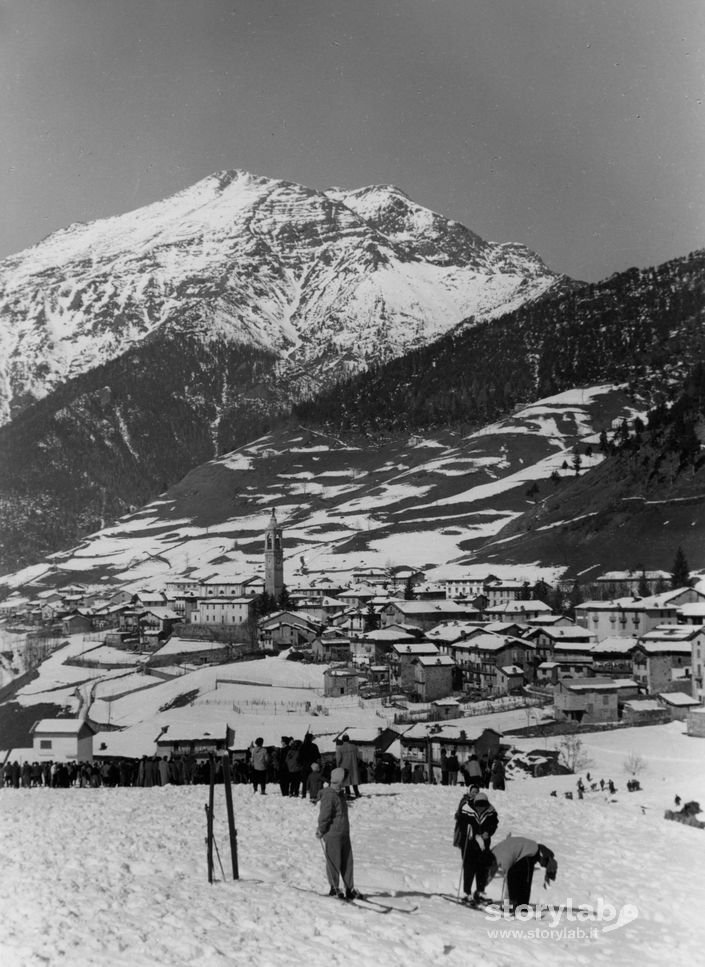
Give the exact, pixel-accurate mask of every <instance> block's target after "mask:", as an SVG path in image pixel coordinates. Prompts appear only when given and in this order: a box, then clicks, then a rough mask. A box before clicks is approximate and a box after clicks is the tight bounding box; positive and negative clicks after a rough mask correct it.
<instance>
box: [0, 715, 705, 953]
mask: <svg viewBox="0 0 705 967" xmlns="http://www.w3.org/2000/svg"><path fill="white" fill-rule="evenodd" d="M537 744H538V743H537V742H536V741H534V742H533V747H536V745H537ZM588 751H589V753H590V755H591V756H592V757H593V766H592V770H591V771H592V773H593V774H594V775H595V776H605V777H607V776H608V775H609V776H610V777H612V778H614V780H615V782H616V783H617V786H618V792H617V795H616V796H615V797H612V799H610V797H606V796H604V795H589V796H588V797H587V798H586V799H585V800H583V801H579V800H577V799H574V800H568V799H566V798H565V797H563V796H562V795H561V794H560V789H563V788H574V785H575V777H572V776H571V777H566V778H564V779H560V780H556V779H543V780H530V779H527V780H525V781H516V782H512V783H510V784H509V787H508V789H507V791H506V792H491V794H490V797H491V799H492V801H493V802H494V804H495V805H496V807H497V810H498V812H499V816H500V826H499V830H498V832H497V836H496V837H495V841H497V840H499V839H501V838H503V837H504V836H506V835H507V834H508V833H510V832H511V833H513V834H515V835H518V834H526V835H530V836H532V837H533V838H536V839H538V840H540V841H543V842H545V843H546V844H547V845H548V846H550V847H552V848H553V849H554V850H555V852H556V855H557V858H558V863H559V871H558V879H557V881H556V883H554V884H553V885H552V886H551V887H550V888H549V890H547V891H544V890H543V889H542V888H541V882H542V879H541V877H540V876H539V875H538V874H537V875H536V876H535V878H534V890H533V895H532V900H533V901H534V902H536V901H543V902H545V903H547V904H554V905H555V906H556V909H550V908H549V909H548V910H546V911H544V913H543V916H542V919H540V920H535V919H531V920H527V921H526V922H520V921H517V920H507V921H504V920H499V921H492V920H490V919H488V916H489V915H488V914H487V913H486V912H479V911H473V910H469V909H466V908H464V907H461V906H458V905H456V904H454V903H451V902H449V901H447V900H445V899H443V898H442V896H441V894H450V895H455V894H456V893H457V890H458V885H459V879H458V878H459V866H460V864H459V854H458V851H457V850H455V849H454V848H453V846H452V845H451V841H452V834H453V812H454V810H455V807H456V805H457V801H458V799H459V794H460V790H459V789H457V788H456V789H451V788H447V787H438V786H435V787H432V786H403V785H393V786H384V785H371V786H366V787H364V791H365V792H366V793H367V795H366V796H365V797H364V798H363V799H361V800H359V801H358V802H355V803H354V804H353V805H352V806H351V825H352V838H353V847H354V852H355V871H356V876H355V878H356V885H357V887H358V888H359V889H361V890H364V891H368V892H369V893H371V894H376V899H377V901H378V902H380V903H386V904H388V905H390V906H397V907H403V908H405V909H407V908H409V907H412V906H415V907H416V908H417V909H416V910H415V911H414V912H412V913H402V912H397V911H392V912H388V913H384V912H373V911H370V910H366V909H360V908H359V907H356V906H350V905H347V904H344V903H341V902H340V901H337V900H332V899H329V898H328V897H324V896H319V895H317V894H318V893H319V892H321V891H326V890H327V883H326V879H325V873H324V864H323V857H322V853H321V847H320V844H319V842H318V841H317V840H316V838H315V826H316V814H317V808H316V807H314V806H312V805H311V804H310V803H309V802H308V801H302V800H300V799H297V800H292V799H283V798H282V797H281V796H280V795H279V790H278V788H277V787H274V786H270V787H269V788H268V794H267V796H266V797H264V798H263V797H261V796H259V795H257V796H255V795H254V794H253V793H252V791H251V790H250V788H249V787H247V786H234V787H233V794H234V802H235V815H236V824H237V829H238V856H239V867H240V879H239V880H237V881H234V880H233V878H232V868H231V864H230V857H229V850H228V835H227V820H226V810H225V798H224V792H223V789H222V787H217V788H216V804H215V817H216V820H215V834H216V841H217V845H218V847H219V852H220V857H221V860H222V865H223V869H224V871H225V878H223V874H222V873H221V870H220V867H219V865H218V862H217V860H216V882H214V883H213V884H212V885H210V884H209V883H208V882H207V874H206V857H205V846H204V836H205V810H204V805H205V802H206V799H207V788H206V787H204V786H192V787H166V788H152V789H140V788H135V789H131V788H126V789H125V788H118V789H68V790H44V789H29V790H9V789H3V790H0V824H1V826H2V829H3V862H2V877H0V951H1V953H2V964H3V967H35V965H37V967H39V965H43V967H45V965H70V967H88V965H97V967H98V965H99V967H120V965H126V967H127V965H129V967H152V965H160V967H166V965H174V967H176V965H179V967H180V965H203V967H205V965H209V967H210V965H218V967H219V965H223V967H225V965H231V964H232V965H240V964H242V965H245V964H247V965H253V967H260V965H261V967H289V965H292V964H306V965H307V967H319V965H321V967H323V965H326V967H329V965H343V964H344V965H346V967H350V965H363V964H365V965H366V964H371V963H374V964H377V965H380V967H388V965H389V967H411V965H422V967H425V965H429V967H430V965H436V964H444V965H449V967H467V965H470V964H477V965H482V967H509V965H512V967H514V965H519V967H522V965H533V964H541V965H542V967H554V965H555V967H559V965H560V967H564V965H565V964H566V963H571V964H575V965H593V964H604V965H611V967H622V965H624V967H627V965H632V964H634V963H639V964H640V965H642V967H643V965H659V967H663V965H671V964H673V965H676V964H677V965H679V967H690V965H693V967H694V965H697V964H701V963H702V962H703V961H702V949H703V945H705V923H703V918H702V909H703V903H704V902H705V883H704V882H703V877H702V872H703V869H705V830H698V829H693V828H689V827H686V826H682V825H680V824H677V823H670V822H667V821H665V820H664V819H663V810H664V809H665V808H668V807H670V806H671V805H672V800H673V795H674V793H675V792H678V793H679V794H680V795H681V796H682V797H683V798H684V799H687V798H698V797H703V790H704V789H705V769H704V768H703V766H705V740H698V739H691V738H688V737H687V736H685V735H684V734H683V727H682V725H680V724H678V723H674V724H672V725H669V726H663V727H651V728H644V729H632V730H624V731H620V732H612V733H602V734H601V735H599V736H598V735H596V736H594V737H590V742H589V744H588ZM630 752H636V753H637V754H640V755H641V756H643V758H644V759H645V761H646V769H645V771H644V772H643V773H642V774H641V775H640V781H641V783H642V786H643V787H644V791H643V793H639V794H627V793H624V792H622V790H623V788H624V780H625V774H624V772H623V768H622V766H623V762H624V758H625V756H626V755H627V754H629V753H630ZM553 789H559V795H557V796H556V797H552V796H551V795H550V792H551V791H552V790H553ZM642 805H643V806H645V808H644V809H643V810H642V808H641V807H642ZM301 890H305V891H310V892H301ZM488 892H489V893H490V894H491V895H493V896H495V897H499V896H500V893H501V882H500V881H499V880H496V881H494V882H493V883H492V884H491V886H490V888H489V890H488ZM571 902H572V905H573V906H572V910H573V911H574V912H571V911H570V909H568V910H566V909H563V911H562V912H561V911H560V910H558V909H557V907H558V906H563V907H565V906H566V904H568V903H571ZM579 909H580V910H583V911H585V912H584V913H580V917H589V919H578V910H579Z"/></svg>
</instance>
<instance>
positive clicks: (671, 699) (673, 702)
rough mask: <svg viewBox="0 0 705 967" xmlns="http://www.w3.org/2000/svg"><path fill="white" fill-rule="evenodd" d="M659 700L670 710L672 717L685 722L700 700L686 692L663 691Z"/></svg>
mask: <svg viewBox="0 0 705 967" xmlns="http://www.w3.org/2000/svg"><path fill="white" fill-rule="evenodd" d="M658 702H659V704H660V705H662V706H663V707H664V708H665V709H667V710H668V713H669V714H670V716H671V718H672V719H674V720H676V721H678V722H685V721H686V719H687V718H688V713H689V712H690V710H691V709H692V708H698V706H699V705H700V702H699V701H698V700H697V698H693V696H692V695H688V694H687V693H686V692H661V693H660V695H659V696H658Z"/></svg>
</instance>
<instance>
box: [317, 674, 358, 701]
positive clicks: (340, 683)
mask: <svg viewBox="0 0 705 967" xmlns="http://www.w3.org/2000/svg"><path fill="white" fill-rule="evenodd" d="M361 678H362V676H361V674H360V672H359V671H358V670H357V669H356V668H340V667H338V668H326V670H325V671H324V672H323V694H324V696H325V697H326V698H333V697H338V696H340V695H357V693H358V690H359V687H360V680H361Z"/></svg>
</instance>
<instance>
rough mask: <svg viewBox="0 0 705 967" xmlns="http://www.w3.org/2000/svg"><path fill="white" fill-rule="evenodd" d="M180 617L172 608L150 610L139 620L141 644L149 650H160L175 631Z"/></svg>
mask: <svg viewBox="0 0 705 967" xmlns="http://www.w3.org/2000/svg"><path fill="white" fill-rule="evenodd" d="M179 620H180V617H179V615H178V614H177V613H176V611H173V610H172V609H171V608H149V609H147V610H145V611H141V612H140V614H139V615H138V619H137V627H138V630H139V641H140V644H141V645H143V646H144V647H146V648H147V649H148V650H149V649H150V648H151V649H155V648H159V646H160V645H161V643H162V642H163V641H165V640H166V639H167V638H168V637H169V635H170V634H171V633H172V631H173V630H174V626H175V625H176V624H177V623H178V622H179Z"/></svg>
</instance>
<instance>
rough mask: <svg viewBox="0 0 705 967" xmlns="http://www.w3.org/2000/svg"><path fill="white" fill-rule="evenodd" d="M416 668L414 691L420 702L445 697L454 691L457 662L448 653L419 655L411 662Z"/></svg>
mask: <svg viewBox="0 0 705 967" xmlns="http://www.w3.org/2000/svg"><path fill="white" fill-rule="evenodd" d="M411 664H412V667H413V669H414V682H413V686H412V688H413V691H414V693H415V695H416V697H417V699H418V701H420V702H432V701H433V700H434V699H436V698H445V697H446V696H447V695H450V694H451V692H452V691H453V669H454V668H455V662H454V661H453V659H452V658H449V657H448V656H447V655H435V656H434V655H419V656H418V657H417V658H414V659H413V660H412V662H411Z"/></svg>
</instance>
